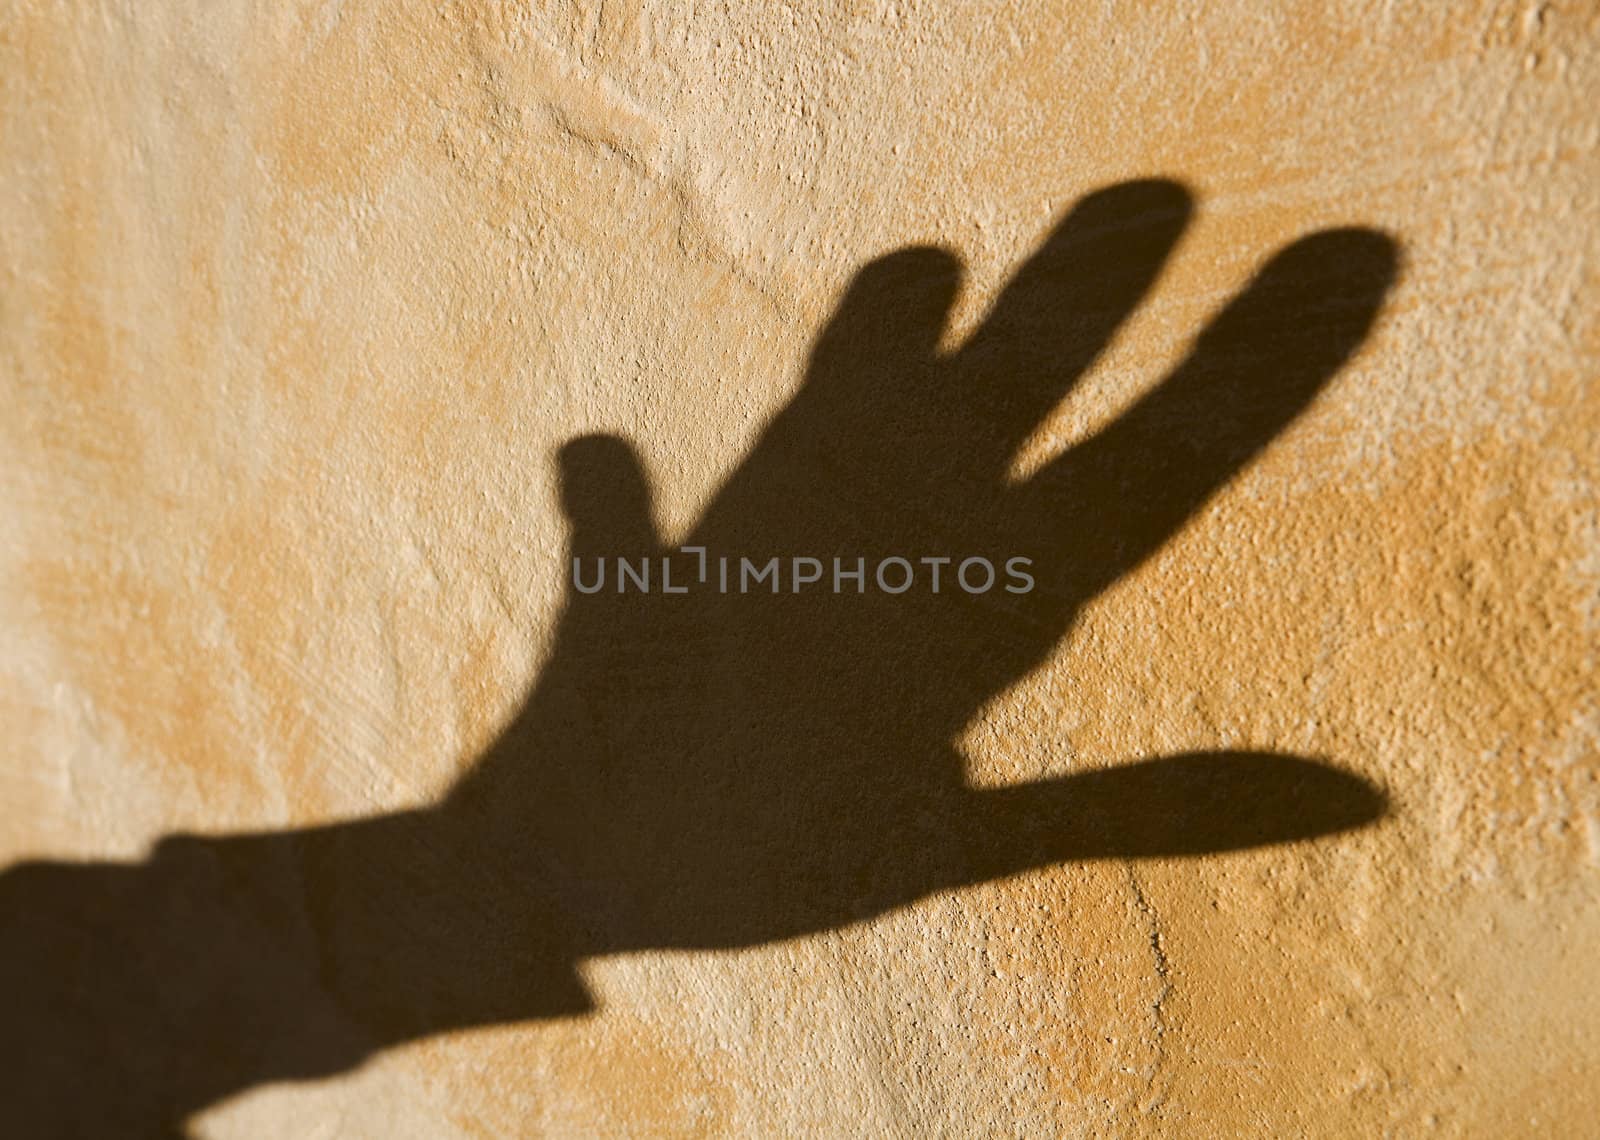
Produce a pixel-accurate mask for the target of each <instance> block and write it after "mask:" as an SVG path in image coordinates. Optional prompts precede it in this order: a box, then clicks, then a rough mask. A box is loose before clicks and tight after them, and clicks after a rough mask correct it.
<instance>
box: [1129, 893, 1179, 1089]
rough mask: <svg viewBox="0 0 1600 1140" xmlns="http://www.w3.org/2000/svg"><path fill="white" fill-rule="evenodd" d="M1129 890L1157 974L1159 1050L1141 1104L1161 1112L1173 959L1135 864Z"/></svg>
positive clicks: (1153, 1031) (1155, 1041) (1154, 1029)
mask: <svg viewBox="0 0 1600 1140" xmlns="http://www.w3.org/2000/svg"><path fill="white" fill-rule="evenodd" d="M1127 872H1128V890H1129V891H1130V892H1131V893H1132V895H1133V905H1134V907H1135V908H1136V909H1137V910H1138V911H1139V914H1140V916H1141V917H1142V918H1143V919H1144V923H1145V934H1146V937H1147V938H1148V940H1149V943H1150V958H1151V963H1152V965H1153V967H1154V969H1155V974H1156V982H1157V986H1156V994H1155V997H1154V998H1152V999H1151V1001H1150V1037H1151V1043H1152V1045H1153V1047H1154V1050H1155V1060H1154V1061H1153V1062H1152V1063H1151V1064H1150V1065H1149V1066H1148V1068H1146V1070H1145V1072H1144V1074H1143V1075H1144V1080H1145V1099H1144V1103H1143V1104H1141V1105H1140V1106H1139V1107H1140V1109H1141V1110H1142V1111H1144V1112H1147V1113H1155V1112H1159V1111H1160V1109H1161V1105H1162V1102H1163V1101H1165V1099H1166V1093H1165V1091H1164V1090H1163V1089H1160V1088H1158V1087H1157V1082H1158V1079H1159V1078H1160V1076H1161V1070H1162V1067H1163V1066H1164V1065H1165V1063H1166V1059H1167V1053H1166V1045H1165V1039H1166V1035H1167V1013H1166V1007H1165V1003H1166V1000H1167V997H1168V996H1169V995H1170V994H1171V993H1172V963H1171V961H1170V960H1169V959H1168V957H1167V951H1166V947H1165V946H1164V945H1163V944H1162V943H1163V937H1162V933H1161V915H1160V914H1159V913H1158V912H1157V911H1156V909H1155V907H1153V906H1151V905H1150V900H1149V898H1148V897H1146V895H1145V893H1144V887H1143V885H1142V884H1140V882H1139V877H1138V875H1137V874H1135V873H1134V869H1133V864H1132V863H1129V864H1127Z"/></svg>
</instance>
